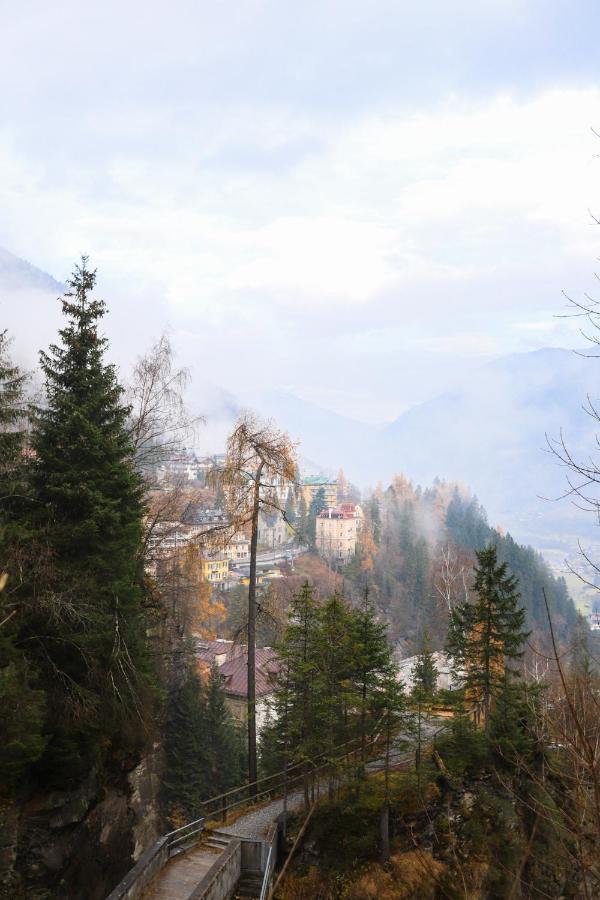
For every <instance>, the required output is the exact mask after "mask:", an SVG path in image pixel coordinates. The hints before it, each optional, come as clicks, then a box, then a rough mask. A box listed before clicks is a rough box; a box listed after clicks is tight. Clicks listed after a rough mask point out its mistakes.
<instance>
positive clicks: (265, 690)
mask: <svg viewBox="0 0 600 900" xmlns="http://www.w3.org/2000/svg"><path fill="white" fill-rule="evenodd" d="M222 654H226V658H225V660H224V661H223V662H221V664H220V665H219V666H218V668H219V674H220V675H221V677H222V678H223V690H224V691H225V694H227V695H228V696H232V697H247V696H248V651H247V648H246V645H245V644H234V643H233V641H223V640H221V641H219V640H217V641H198V642H197V644H196V655H197V656H198V658H199V659H201V660H202V661H203V662H205V663H207V664H208V665H214V664H215V663H216V658H217V657H219V656H221V655H222ZM278 670H279V664H278V662H277V658H276V654H275V651H274V650H273V649H272V648H271V647H260V648H258V647H257V649H256V669H255V671H256V696H257V697H264V696H265V695H266V694H270V693H272V691H273V690H274V678H275V675H276V674H277V672H278Z"/></svg>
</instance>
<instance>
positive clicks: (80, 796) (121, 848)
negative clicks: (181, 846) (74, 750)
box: [0, 746, 163, 900]
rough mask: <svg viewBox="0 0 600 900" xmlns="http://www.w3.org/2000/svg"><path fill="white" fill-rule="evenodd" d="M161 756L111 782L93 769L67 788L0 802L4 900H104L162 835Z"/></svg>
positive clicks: (153, 754) (156, 752)
mask: <svg viewBox="0 0 600 900" xmlns="http://www.w3.org/2000/svg"><path fill="white" fill-rule="evenodd" d="M161 765H162V754H161V752H160V749H159V748H158V746H155V747H153V748H152V749H151V750H150V751H149V752H148V753H147V754H146V755H145V756H144V757H143V758H142V759H141V760H140V762H139V763H138V765H137V766H135V768H133V769H131V770H130V771H129V772H128V773H126V774H124V775H123V777H122V778H121V779H120V780H119V781H118V782H115V783H108V784H107V783H102V782H101V779H100V777H99V774H98V772H95V771H92V772H90V774H89V776H88V777H87V779H86V780H85V782H83V783H82V784H81V785H79V787H78V788H77V789H75V790H72V791H55V792H52V793H49V794H46V795H36V796H33V797H31V798H29V799H28V800H27V802H25V803H23V804H21V805H17V804H16V803H13V804H9V803H5V804H4V805H2V804H0V898H2V900H8V898H10V900H17V898H19V900H20V898H27V900H50V898H52V900H56V898H65V900H66V898H69V900H104V898H105V897H106V895H107V894H108V893H110V891H111V889H112V888H113V887H114V885H115V884H117V883H118V881H119V880H120V879H121V878H122V876H123V875H124V874H125V872H127V870H128V869H129V868H131V866H132V865H133V864H134V862H135V861H136V860H137V859H138V858H139V856H141V854H142V853H143V851H144V850H145V849H147V847H148V846H149V845H150V844H152V843H153V842H154V841H155V840H156V838H157V837H158V836H159V834H160V833H161V831H162V830H163V829H162V823H161V818H160V811H159V796H158V795H159V787H160V772H161Z"/></svg>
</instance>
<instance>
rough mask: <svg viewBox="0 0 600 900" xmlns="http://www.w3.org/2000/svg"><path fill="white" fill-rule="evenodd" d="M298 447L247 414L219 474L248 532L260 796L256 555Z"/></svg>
mask: <svg viewBox="0 0 600 900" xmlns="http://www.w3.org/2000/svg"><path fill="white" fill-rule="evenodd" d="M296 471H297V466H296V452H295V446H294V444H293V443H292V442H291V440H290V438H289V436H288V435H287V434H286V433H285V432H283V431H279V430H278V429H277V428H276V427H275V426H274V425H273V424H272V423H270V422H262V421H260V419H258V418H257V417H256V416H254V415H253V414H251V413H248V412H246V413H244V414H242V416H241V417H240V418H239V420H238V422H237V423H236V426H235V428H234V429H233V431H232V433H231V434H230V436H229V438H228V440H227V447H226V454H225V463H224V466H223V467H222V469H221V470H220V471H219V472H218V473H217V477H218V480H219V484H220V485H221V487H222V489H223V492H224V496H225V500H226V505H227V510H228V513H229V517H230V521H231V528H232V530H236V531H237V530H239V529H241V528H244V527H247V528H249V530H250V579H249V585H248V620H247V635H248V781H249V784H250V790H251V792H253V793H254V792H255V791H256V785H255V782H256V779H257V758H256V668H255V666H256V554H257V547H258V520H259V514H260V512H261V509H266V510H270V511H273V510H275V511H277V512H278V513H279V514H284V513H285V510H284V509H282V507H281V505H280V503H279V501H278V499H277V493H276V490H275V487H274V486H275V484H276V482H277V481H278V480H283V481H290V482H291V481H293V480H294V478H295V476H296Z"/></svg>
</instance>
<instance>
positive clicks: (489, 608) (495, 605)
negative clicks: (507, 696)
mask: <svg viewBox="0 0 600 900" xmlns="http://www.w3.org/2000/svg"><path fill="white" fill-rule="evenodd" d="M477 562H478V565H477V566H476V567H475V580H474V584H473V591H474V593H475V600H474V602H473V603H469V602H464V603H461V604H459V605H457V606H455V607H454V609H453V611H452V614H451V618H450V628H449V632H448V652H449V653H450V655H451V656H452V657H453V660H454V667H455V671H456V674H457V677H459V678H460V680H461V681H462V684H463V687H464V693H465V700H466V702H467V703H470V704H472V705H473V707H474V710H475V714H476V718H479V717H480V716H481V717H482V718H483V724H484V729H485V734H486V736H489V733H490V726H491V713H492V708H493V704H494V702H495V700H496V699H497V697H498V696H499V695H500V694H501V693H502V692H503V691H504V688H505V685H506V683H507V681H510V679H512V678H515V677H516V676H517V675H518V671H517V670H516V669H515V668H514V665H513V664H514V662H515V661H516V660H518V659H520V657H521V656H522V655H523V651H522V645H523V643H524V641H525V640H526V638H527V636H528V634H529V632H527V631H526V630H525V628H524V625H525V610H524V609H523V607H522V606H521V605H520V604H519V600H520V594H519V592H518V590H517V580H516V578H515V577H514V576H512V575H509V574H508V567H507V565H506V563H502V564H500V565H499V564H498V560H497V554H496V548H495V547H494V546H490V547H487V548H486V549H485V550H480V551H478V552H477Z"/></svg>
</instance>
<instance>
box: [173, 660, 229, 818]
mask: <svg viewBox="0 0 600 900" xmlns="http://www.w3.org/2000/svg"><path fill="white" fill-rule="evenodd" d="M206 706H207V704H206V697H205V693H204V690H203V687H202V683H201V681H200V679H199V678H198V676H197V675H196V674H195V673H194V672H192V671H190V672H189V673H188V676H187V678H186V679H185V681H184V682H183V684H182V685H180V686H178V687H177V688H175V689H174V690H173V691H172V693H171V696H170V698H169V702H168V704H167V722H166V726H167V727H166V729H165V773H164V778H163V784H162V793H163V799H164V802H165V805H166V808H167V811H168V814H169V816H170V818H171V821H172V822H173V824H177V825H180V824H181V825H182V824H183V823H184V822H189V821H190V820H192V819H194V818H196V817H197V816H198V815H199V814H200V807H201V803H202V801H203V800H205V799H207V789H208V786H209V784H210V778H209V775H208V773H209V746H208V741H207V735H206V727H205V722H206ZM217 793H218V791H217V790H216V789H215V790H214V791H212V790H211V794H212V795H213V796H214V795H215V794H217Z"/></svg>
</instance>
